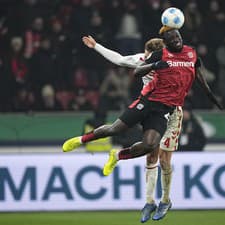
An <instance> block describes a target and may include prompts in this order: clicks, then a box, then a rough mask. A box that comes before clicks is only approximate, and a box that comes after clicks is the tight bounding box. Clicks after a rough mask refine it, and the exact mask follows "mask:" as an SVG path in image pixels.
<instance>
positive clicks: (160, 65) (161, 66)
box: [134, 60, 169, 77]
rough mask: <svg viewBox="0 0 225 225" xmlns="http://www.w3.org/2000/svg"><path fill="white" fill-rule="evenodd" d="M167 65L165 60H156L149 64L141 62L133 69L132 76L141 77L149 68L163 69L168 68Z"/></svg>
mask: <svg viewBox="0 0 225 225" xmlns="http://www.w3.org/2000/svg"><path fill="white" fill-rule="evenodd" d="M168 67H169V65H168V63H167V62H165V61H162V60H160V61H157V62H153V63H150V64H145V65H144V64H143V65H140V66H138V67H137V68H136V69H135V70H134V76H135V77H143V76H145V75H146V74H148V73H149V72H150V71H151V70H160V69H165V68H168Z"/></svg>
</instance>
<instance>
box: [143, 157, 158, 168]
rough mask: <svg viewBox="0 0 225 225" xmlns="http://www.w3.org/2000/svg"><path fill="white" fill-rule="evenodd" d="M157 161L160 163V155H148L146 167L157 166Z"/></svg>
mask: <svg viewBox="0 0 225 225" xmlns="http://www.w3.org/2000/svg"><path fill="white" fill-rule="evenodd" d="M157 161H158V155H154V154H148V155H147V157H146V165H147V166H148V167H152V165H155V164H156V163H157Z"/></svg>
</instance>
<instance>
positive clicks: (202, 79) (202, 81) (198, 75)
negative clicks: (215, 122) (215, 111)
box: [196, 67, 223, 110]
mask: <svg viewBox="0 0 225 225" xmlns="http://www.w3.org/2000/svg"><path fill="white" fill-rule="evenodd" d="M196 78H197V81H198V82H199V84H200V85H201V87H202V88H203V90H204V91H205V93H206V95H207V96H208V98H209V99H210V101H211V102H213V103H214V104H215V105H216V106H217V107H218V108H219V109H221V110H222V109H223V106H222V105H221V103H220V102H219V101H218V100H217V98H216V96H215V95H214V94H213V92H212V90H211V89H210V87H209V85H208V83H207V81H206V79H205V77H204V75H203V73H202V70H201V67H197V68H196Z"/></svg>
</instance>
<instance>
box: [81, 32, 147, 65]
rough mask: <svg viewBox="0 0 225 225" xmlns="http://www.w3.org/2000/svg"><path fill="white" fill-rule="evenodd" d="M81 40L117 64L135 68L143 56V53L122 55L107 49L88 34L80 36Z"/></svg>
mask: <svg viewBox="0 0 225 225" xmlns="http://www.w3.org/2000/svg"><path fill="white" fill-rule="evenodd" d="M82 41H83V43H84V44H85V45H86V46H87V47H89V48H93V49H94V50H95V51H97V52H98V53H99V54H101V55H102V56H103V57H105V58H106V59H107V60H109V61H110V62H112V63H114V64H116V65H118V66H123V67H128V68H136V66H137V65H138V63H140V58H141V57H143V56H144V54H143V53H140V54H136V55H128V56H122V55H121V54H120V53H118V52H116V51H113V50H111V49H108V48H106V47H104V46H103V45H101V44H99V43H97V42H96V41H95V39H94V38H93V37H92V36H90V35H89V36H84V37H83V38H82Z"/></svg>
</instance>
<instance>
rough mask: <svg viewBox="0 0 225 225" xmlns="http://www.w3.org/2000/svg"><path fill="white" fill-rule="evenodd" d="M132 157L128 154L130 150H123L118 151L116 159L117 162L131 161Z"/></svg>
mask: <svg viewBox="0 0 225 225" xmlns="http://www.w3.org/2000/svg"><path fill="white" fill-rule="evenodd" d="M131 158H132V155H131V153H130V148H124V149H122V150H120V151H119V153H118V159H119V160H121V159H122V160H123V159H131Z"/></svg>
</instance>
